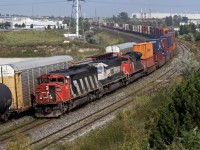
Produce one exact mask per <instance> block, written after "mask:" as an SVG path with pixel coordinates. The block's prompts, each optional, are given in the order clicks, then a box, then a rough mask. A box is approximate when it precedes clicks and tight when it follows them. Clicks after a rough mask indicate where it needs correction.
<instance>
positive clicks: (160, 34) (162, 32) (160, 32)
mask: <svg viewBox="0 0 200 150" xmlns="http://www.w3.org/2000/svg"><path fill="white" fill-rule="evenodd" d="M158 31H159V36H162V35H164V30H163V28H158Z"/></svg>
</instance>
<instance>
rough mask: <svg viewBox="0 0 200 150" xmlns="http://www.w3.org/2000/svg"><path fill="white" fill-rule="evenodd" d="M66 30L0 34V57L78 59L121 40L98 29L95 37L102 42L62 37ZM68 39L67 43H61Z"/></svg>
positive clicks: (98, 51)
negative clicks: (70, 57) (65, 56)
mask: <svg viewBox="0 0 200 150" xmlns="http://www.w3.org/2000/svg"><path fill="white" fill-rule="evenodd" d="M66 32H67V31H66V30H45V31H13V32H2V33H1V35H0V49H1V51H0V57H46V56H54V55H71V56H72V57H73V58H74V59H80V58H83V57H86V56H89V55H95V54H99V53H102V52H103V51H104V48H105V46H107V45H110V44H117V43H120V42H121V41H122V39H121V38H119V37H118V36H116V35H113V34H110V35H109V34H108V33H107V32H105V31H99V32H98V34H97V38H99V39H101V43H104V45H102V44H89V43H87V42H84V41H81V40H70V39H67V38H64V35H63V34H64V33H66ZM64 41H69V43H63V42H64ZM97 41H98V39H97Z"/></svg>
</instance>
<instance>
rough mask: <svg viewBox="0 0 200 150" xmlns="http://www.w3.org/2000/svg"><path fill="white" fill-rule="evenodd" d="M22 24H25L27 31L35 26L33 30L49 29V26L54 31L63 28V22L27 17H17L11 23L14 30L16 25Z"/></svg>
mask: <svg viewBox="0 0 200 150" xmlns="http://www.w3.org/2000/svg"><path fill="white" fill-rule="evenodd" d="M22 24H25V28H26V29H30V27H31V25H33V28H35V29H39V28H47V27H48V26H50V27H51V28H52V29H53V28H58V27H61V26H63V23H62V21H51V20H47V19H31V18H27V17H15V18H13V20H12V21H11V27H12V28H16V27H15V26H16V25H22Z"/></svg>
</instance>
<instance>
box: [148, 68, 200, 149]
mask: <svg viewBox="0 0 200 150" xmlns="http://www.w3.org/2000/svg"><path fill="white" fill-rule="evenodd" d="M199 76H200V69H199V70H198V71H196V72H195V73H194V74H193V75H192V76H190V78H189V79H188V80H186V81H185V82H184V83H182V84H181V85H180V86H178V87H177V89H176V90H175V92H174V93H173V95H172V99H171V102H170V103H169V104H168V105H167V106H166V107H164V108H163V109H162V111H161V112H160V115H159V117H157V118H156V122H155V124H153V125H152V126H151V134H150V137H149V144H150V148H154V149H167V148H169V147H170V145H171V144H172V143H173V142H174V141H175V139H176V138H177V137H180V136H183V133H184V132H189V131H190V130H192V129H194V128H195V127H198V128H199V127H200V111H199V110H200V109H199V108H200V101H199V99H200V78H199Z"/></svg>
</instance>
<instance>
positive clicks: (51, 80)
mask: <svg viewBox="0 0 200 150" xmlns="http://www.w3.org/2000/svg"><path fill="white" fill-rule="evenodd" d="M49 80H50V82H56V81H57V80H56V78H50V79H49Z"/></svg>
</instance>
